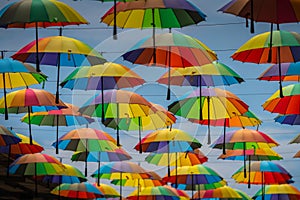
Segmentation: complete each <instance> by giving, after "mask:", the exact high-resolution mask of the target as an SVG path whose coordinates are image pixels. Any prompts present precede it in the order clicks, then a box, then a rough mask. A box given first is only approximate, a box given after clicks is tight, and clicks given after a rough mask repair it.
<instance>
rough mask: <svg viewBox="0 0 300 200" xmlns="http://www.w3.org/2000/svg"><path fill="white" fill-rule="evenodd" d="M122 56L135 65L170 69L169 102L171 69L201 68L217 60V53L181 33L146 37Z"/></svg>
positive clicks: (168, 81) (168, 95)
mask: <svg viewBox="0 0 300 200" xmlns="http://www.w3.org/2000/svg"><path fill="white" fill-rule="evenodd" d="M154 43H155V45H154ZM122 56H123V58H124V59H125V60H127V61H129V62H132V63H134V64H143V65H146V66H159V67H165V68H168V73H167V78H168V79H167V85H168V93H167V100H169V99H170V84H171V83H170V78H171V68H183V67H191V66H200V65H204V64H208V63H211V62H212V61H214V60H216V59H217V56H216V54H215V52H214V51H212V50H211V49H209V48H208V47H207V46H206V45H205V44H203V43H202V42H201V41H199V40H198V39H196V38H193V37H190V36H188V35H184V34H179V33H163V34H159V35H156V36H155V37H154V38H151V37H146V38H144V39H142V40H141V41H139V42H138V43H137V44H136V45H135V46H133V47H132V48H131V49H130V50H129V51H128V52H126V53H125V54H123V55H122Z"/></svg>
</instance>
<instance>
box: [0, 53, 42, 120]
mask: <svg viewBox="0 0 300 200" xmlns="http://www.w3.org/2000/svg"><path fill="white" fill-rule="evenodd" d="M2 58H3V56H2ZM0 73H1V74H2V76H0V88H3V91H4V103H5V105H6V104H7V102H6V89H7V88H10V89H13V88H18V87H28V86H30V85H34V84H40V83H41V82H43V83H44V82H45V81H46V80H47V76H46V75H44V74H42V73H39V72H36V70H35V69H34V68H33V67H32V66H31V65H29V64H26V63H21V62H19V61H16V60H12V59H11V58H4V59H1V60H0ZM5 119H6V120H7V119H8V111H7V109H5Z"/></svg>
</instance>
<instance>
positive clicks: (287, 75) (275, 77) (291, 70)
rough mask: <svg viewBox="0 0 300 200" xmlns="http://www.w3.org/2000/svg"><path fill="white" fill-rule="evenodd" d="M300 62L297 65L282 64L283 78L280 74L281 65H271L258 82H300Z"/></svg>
mask: <svg viewBox="0 0 300 200" xmlns="http://www.w3.org/2000/svg"><path fill="white" fill-rule="evenodd" d="M299 66H300V62H296V63H282V64H281V77H279V74H278V68H279V64H274V65H271V66H270V67H269V68H268V69H266V70H265V71H264V72H263V73H262V74H261V75H259V77H258V78H257V79H258V80H265V81H279V80H280V78H281V81H297V82H299V81H300V70H299Z"/></svg>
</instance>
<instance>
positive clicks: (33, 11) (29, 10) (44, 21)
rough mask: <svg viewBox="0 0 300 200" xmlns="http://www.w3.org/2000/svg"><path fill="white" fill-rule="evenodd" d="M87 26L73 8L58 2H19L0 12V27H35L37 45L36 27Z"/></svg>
mask: <svg viewBox="0 0 300 200" xmlns="http://www.w3.org/2000/svg"><path fill="white" fill-rule="evenodd" d="M79 24H88V22H87V21H86V20H85V19H84V18H83V17H82V16H81V15H80V14H79V13H78V12H77V11H75V10H74V9H73V8H71V7H70V6H68V5H67V4H65V3H63V2H60V1H57V0H56V1H53V0H20V1H18V2H12V3H10V4H8V5H6V6H5V7H4V8H2V9H1V11H0V27H3V28H32V27H35V38H36V39H35V40H36V42H37V43H38V38H39V37H38V27H43V28H46V27H50V26H67V25H79ZM35 51H36V54H35V56H34V57H35V59H36V61H35V63H36V71H37V72H40V62H39V61H40V60H39V53H38V52H39V45H37V46H36V50H35Z"/></svg>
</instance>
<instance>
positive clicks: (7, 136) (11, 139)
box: [0, 125, 21, 147]
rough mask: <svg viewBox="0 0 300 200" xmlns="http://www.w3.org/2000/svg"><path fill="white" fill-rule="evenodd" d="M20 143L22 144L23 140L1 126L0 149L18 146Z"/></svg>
mask: <svg viewBox="0 0 300 200" xmlns="http://www.w3.org/2000/svg"><path fill="white" fill-rule="evenodd" d="M19 142H21V138H19V137H18V136H17V135H16V134H15V132H13V131H12V130H9V129H7V128H6V127H4V126H2V125H0V147H2V146H7V145H12V144H17V143H19Z"/></svg>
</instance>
